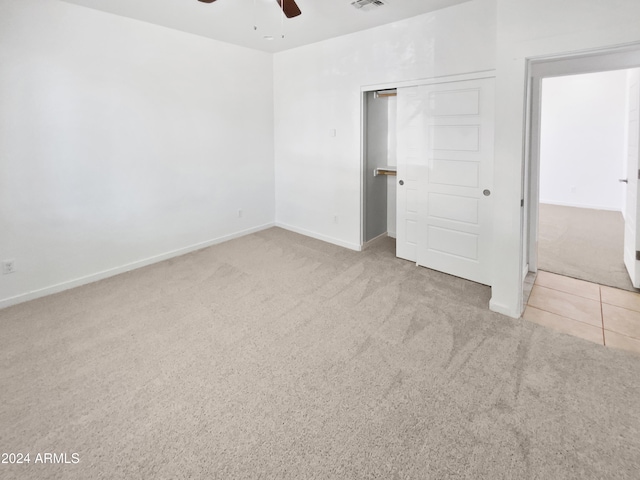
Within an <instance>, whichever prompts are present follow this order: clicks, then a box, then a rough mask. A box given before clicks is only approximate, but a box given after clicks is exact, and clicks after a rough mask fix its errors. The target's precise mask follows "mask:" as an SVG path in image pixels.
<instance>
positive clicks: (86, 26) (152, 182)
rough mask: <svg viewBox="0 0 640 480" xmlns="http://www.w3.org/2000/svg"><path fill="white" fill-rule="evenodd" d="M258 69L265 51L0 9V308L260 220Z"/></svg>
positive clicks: (60, 11) (65, 8)
mask: <svg viewBox="0 0 640 480" xmlns="http://www.w3.org/2000/svg"><path fill="white" fill-rule="evenodd" d="M272 74H273V64H272V55H270V54H267V53H262V52H257V51H252V50H248V49H244V48H240V47H236V46H232V45H228V44H224V43H220V42H216V41H213V40H208V39H204V38H201V37H197V36H193V35H188V34H185V33H180V32H177V31H172V30H169V29H166V28H163V27H157V26H152V25H149V24H146V23H142V22H138V21H135V20H129V19H125V18H120V17H117V16H113V15H110V14H106V13H102V12H98V11H94V10H91V9H86V8H83V7H79V6H76V5H71V4H68V3H65V2H59V1H56V0H20V1H15V0H0V105H1V107H0V232H1V233H0V259H13V260H14V261H15V268H16V272H15V273H13V274H10V275H0V306H6V305H8V304H11V303H16V302H17V301H21V300H26V299H28V298H32V297H35V296H38V295H42V294H44V293H50V292H52V291H55V290H59V289H63V288H66V287H70V286H73V285H75V284H77V283H82V282H84V281H87V280H92V279H96V278H99V277H101V276H107V275H109V274H113V273H116V272H118V271H122V270H126V269H129V268H132V267H133V266H139V265H141V264H144V263H145V262H148V261H151V260H154V259H156V260H157V259H158V258H162V257H163V256H165V255H171V254H175V253H177V252H184V251H185V250H188V249H189V248H193V246H195V245H198V244H202V243H203V242H204V243H206V242H212V241H215V240H216V239H220V238H224V237H226V236H230V235H235V234H238V233H240V232H243V231H247V230H251V229H255V228H260V227H261V226H264V225H268V224H272V222H273V220H274V201H275V194H274V170H273V168H274V167H273V90H272V87H273V83H272V78H273V76H272ZM238 209H242V210H243V217H242V218H238V212H237V211H238ZM172 252H173V253H172ZM149 259H151V260H149Z"/></svg>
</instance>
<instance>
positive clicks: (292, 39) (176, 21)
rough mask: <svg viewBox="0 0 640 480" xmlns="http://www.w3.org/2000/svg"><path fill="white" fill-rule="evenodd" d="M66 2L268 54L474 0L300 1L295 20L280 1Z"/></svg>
mask: <svg viewBox="0 0 640 480" xmlns="http://www.w3.org/2000/svg"><path fill="white" fill-rule="evenodd" d="M64 1H66V2H69V3H74V4H77V5H82V6H85V7H89V8H93V9H96V10H102V11H104V12H109V13H113V14H116V15H121V16H124V17H129V18H134V19H137V20H142V21H144V22H148V23H153V24H156V25H162V26H165V27H169V28H173V29H176V30H181V31H183V32H189V33H193V34H196V35H202V36H204V37H209V38H213V39H215V40H221V41H223V42H228V43H233V44H236V45H240V46H244V47H249V48H254V49H257V50H263V51H265V52H279V51H282V50H287V49H290V48H295V47H299V46H301V45H307V44H310V43H315V42H318V41H321V40H326V39H328V38H332V37H337V36H340V35H346V34H349V33H353V32H357V31H360V30H365V29H368V28H372V27H376V26H378V25H384V24H386V23H391V22H395V21H398V20H402V19H405V18H409V17H413V16H416V15H420V14H422V13H427V12H431V11H434V10H438V9H441V8H446V7H449V6H452V5H457V4H459V3H464V2H467V1H470V0H382V1H383V2H384V3H385V5H384V6H382V7H373V8H372V7H365V8H362V9H356V8H354V7H353V6H352V5H351V2H352V1H353V0H296V3H297V4H298V6H299V7H300V9H301V10H302V15H300V16H298V17H295V18H289V19H288V18H284V16H283V15H281V14H280V12H281V10H280V8H279V7H278V5H277V2H276V0H217V1H216V2H214V3H210V4H207V3H201V2H199V1H197V0H64ZM285 1H286V0H285ZM254 27H256V28H254ZM283 35H284V38H282V36H283ZM266 36H272V37H273V39H271V40H269V39H266V38H265V37H266Z"/></svg>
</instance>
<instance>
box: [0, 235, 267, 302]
mask: <svg viewBox="0 0 640 480" xmlns="http://www.w3.org/2000/svg"><path fill="white" fill-rule="evenodd" d="M274 226H275V224H274V223H265V224H264V225H260V226H257V227H253V228H248V229H246V230H241V231H239V232H235V233H231V234H229V235H224V236H222V237H218V238H214V239H211V240H207V241H205V242H200V243H196V244H194V245H189V246H188V247H184V248H179V249H177V250H172V251H170V252H166V253H162V254H160V255H154V256H153V257H149V258H145V259H143V260H138V261H136V262H132V263H128V264H126V265H122V266H120V267H115V268H110V269H108V270H103V271H101V272H97V273H93V274H91V275H86V276H84V277H80V278H76V279H73V280H69V281H67V282H62V283H58V284H56V285H51V286H49V287H45V288H41V289H38V290H33V291H30V292H28V293H23V294H21V295H16V296H15V297H9V298H5V299H2V300H0V309H2V308H6V307H10V306H12V305H17V304H19V303H24V302H28V301H29V300H35V299H36V298H40V297H45V296H47V295H52V294H54V293H59V292H63V291H65V290H69V289H71V288H75V287H79V286H82V285H86V284H88V283H93V282H97V281H98V280H103V279H105V278H109V277H113V276H115V275H119V274H120V273H125V272H129V271H131V270H135V269H137V268H142V267H146V266H147V265H151V264H153V263H158V262H162V261H163V260H168V259H169V258H173V257H179V256H180V255H185V254H187V253H191V252H194V251H196V250H201V249H203V248H207V247H210V246H212V245H216V244H218V243H223V242H226V241H229V240H233V239H234V238H239V237H244V236H245V235H249V234H250V233H255V232H259V231H261V230H266V229H267V228H271V227H274Z"/></svg>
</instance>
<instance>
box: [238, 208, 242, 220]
mask: <svg viewBox="0 0 640 480" xmlns="http://www.w3.org/2000/svg"><path fill="white" fill-rule="evenodd" d="M238 218H242V210H241V209H239V210H238Z"/></svg>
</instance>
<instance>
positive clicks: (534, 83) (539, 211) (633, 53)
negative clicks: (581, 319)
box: [522, 46, 640, 303]
mask: <svg viewBox="0 0 640 480" xmlns="http://www.w3.org/2000/svg"><path fill="white" fill-rule="evenodd" d="M637 67H640V48H639V47H638V46H633V47H626V48H621V49H616V50H611V51H606V52H597V53H591V54H581V55H575V56H570V57H563V58H548V59H538V60H532V61H530V62H529V100H530V102H529V115H528V120H529V127H528V131H529V138H528V148H527V151H528V155H527V157H526V159H525V182H524V207H525V209H524V212H525V220H524V222H523V229H524V230H525V231H524V235H523V238H524V239H525V241H524V245H523V257H522V258H523V289H524V291H525V295H524V301H525V303H526V299H527V295H526V293H527V291H528V290H529V288H527V286H529V287H530V285H531V281H530V279H529V280H527V279H526V278H525V275H526V274H527V273H530V274H533V275H535V274H536V273H537V271H538V270H539V269H544V268H547V269H548V268H549V266H548V265H549V263H548V261H549V260H551V261H552V263H553V258H551V259H549V258H544V256H545V254H546V255H547V257H549V256H551V255H549V250H550V248H549V245H544V243H545V242H549V241H550V239H551V240H553V239H552V238H551V237H554V236H555V237H556V238H562V237H564V238H565V239H568V240H570V237H571V236H572V235H573V236H575V238H576V239H577V240H576V241H578V242H582V246H585V245H588V241H589V238H588V237H589V236H591V237H593V238H595V236H597V234H598V233H602V232H605V233H611V232H612V231H613V230H616V232H617V233H616V235H617V239H618V240H615V241H618V242H619V241H620V223H622V224H623V225H624V223H626V224H629V220H631V221H632V222H633V223H634V224H635V216H636V210H637V209H634V211H633V215H631V216H630V217H632V218H625V220H626V222H622V221H621V219H620V217H622V211H625V210H627V211H628V207H627V205H628V204H629V198H625V197H628V195H625V192H624V190H625V189H626V190H627V192H626V193H628V191H629V190H630V189H629V188H627V187H625V185H622V187H621V186H620V184H618V182H617V180H618V179H622V180H624V179H625V166H626V165H627V163H628V162H629V155H627V154H626V153H625V154H624V155H622V156H623V159H622V161H623V162H624V163H623V164H622V165H618V166H617V168H616V165H613V167H612V166H611V165H610V164H609V167H610V168H609V170H607V169H606V167H605V170H604V171H606V172H608V176H609V177H611V176H614V177H619V178H614V179H613V180H611V179H610V178H609V179H608V180H607V181H608V182H609V183H611V182H612V181H613V182H614V183H615V184H616V186H615V187H614V186H611V185H609V187H610V189H612V190H613V191H615V188H616V187H617V188H618V189H619V190H618V191H617V193H618V196H617V198H618V199H619V197H622V198H623V200H622V202H623V203H624V205H625V206H624V207H618V206H617V205H615V206H614V207H612V211H613V212H614V215H613V216H614V217H615V210H616V209H617V208H620V210H621V212H620V215H619V216H618V220H617V221H613V222H610V220H608V219H606V218H605V217H607V215H606V214H603V213H604V212H607V210H606V209H603V208H591V209H587V208H584V207H588V206H590V207H594V206H595V207H598V206H599V207H602V206H603V205H598V202H602V199H600V200H593V199H594V198H596V197H598V195H594V193H603V192H593V191H591V192H589V189H590V188H591V189H592V188H595V187H593V186H591V187H590V186H588V185H586V184H584V185H582V188H583V189H584V191H582V192H580V191H579V187H578V185H577V184H576V183H577V181H576V180H575V179H576V178H578V177H579V176H580V175H581V174H583V173H584V172H585V171H586V170H588V169H587V168H586V166H585V164H581V163H580V161H581V160H582V158H578V159H577V160H576V162H577V164H576V165H564V167H565V168H566V170H567V171H569V172H571V174H570V175H569V178H567V177H566V176H565V177H563V178H557V177H558V169H561V167H562V165H557V164H556V165H555V166H554V167H553V168H550V169H549V168H547V170H546V171H545V165H544V164H543V156H544V154H545V152H544V151H543V149H545V148H546V147H545V141H544V139H543V134H544V129H543V117H544V114H545V112H544V109H545V106H544V105H543V100H544V94H543V91H544V90H545V89H546V91H547V92H548V91H553V89H554V87H556V86H557V85H554V83H556V84H561V83H562V77H566V78H565V80H566V79H567V78H568V77H570V76H573V77H574V80H575V78H577V77H575V76H577V75H586V74H596V73H601V74H602V73H603V72H611V75H613V76H615V73H614V72H618V77H620V76H622V75H626V74H625V73H622V72H621V71H622V70H626V69H634V68H637ZM585 78H587V79H588V77H586V76H585V77H583V78H582V79H583V80H584V79H585ZM594 78H595V77H591V78H590V80H593V79H594ZM625 78H626V77H625ZM569 83H570V81H569ZM545 84H546V85H545ZM625 85H626V82H625ZM543 87H544V88H543ZM574 93H575V92H574ZM625 95H626V96H627V97H628V93H626V92H625ZM547 108H548V107H547ZM547 113H549V112H548V111H547ZM574 113H575V112H574ZM578 117H579V116H578ZM624 121H625V122H628V118H626V119H625V120H624ZM627 126H628V123H627ZM559 139H560V141H561V142H562V143H563V144H567V143H569V142H568V141H567V137H566V132H565V137H562V136H561V137H559ZM550 140H551V142H549V141H550ZM549 143H551V144H553V138H551V139H549V138H547V142H546V144H547V145H546V146H548V144H549ZM622 148H623V149H625V150H624V151H625V152H629V149H628V146H624V145H623V146H622ZM634 155H636V156H637V153H636V154H634ZM618 156H619V155H618ZM637 161H638V160H637V158H636V159H635V162H636V165H637ZM591 163H593V165H591V166H592V167H593V169H592V170H593V171H592V172H591V174H590V175H589V176H590V179H591V181H592V182H593V181H595V180H602V179H594V176H603V173H602V171H600V173H594V172H597V171H598V168H602V164H599V163H598V162H596V161H592V162H591ZM609 163H611V162H609ZM613 163H615V162H613ZM611 167H612V168H611ZM554 168H555V171H554ZM636 170H637V166H636V167H634V168H632V169H631V171H633V172H635V171H636ZM554 174H555V175H556V178H554ZM559 176H560V177H562V175H559ZM630 176H631V177H632V178H631V180H632V181H630V184H632V186H633V187H634V188H636V187H637V182H638V180H637V178H635V177H634V176H633V175H630ZM545 178H547V180H546V183H543V182H545ZM549 178H551V180H549ZM554 182H555V183H556V188H555V190H556V191H555V193H553V195H552V194H551V193H549V189H548V188H547V187H549V183H551V184H553V183H554ZM552 187H553V185H552ZM609 187H608V188H609ZM545 188H547V189H546V190H545ZM551 190H554V188H551ZM621 190H622V192H621ZM579 193H582V194H585V195H584V196H583V197H582V200H581V202H582V204H578V203H575V202H574V205H570V204H571V203H572V202H571V201H570V199H571V198H573V199H574V201H575V200H577V199H578V197H579ZM589 193H591V195H589ZM549 195H551V196H554V195H555V198H556V200H555V202H553V201H550V200H549V198H545V196H546V197H549ZM563 196H564V197H563ZM614 196H616V195H614ZM561 197H563V198H564V200H562V199H560V200H558V198H561ZM585 198H590V199H591V200H584V199H585ZM567 199H569V201H568V200H567ZM545 200H546V201H545ZM589 201H590V202H592V204H591V205H589V203H588V202H589ZM553 203H556V204H557V203H565V204H569V205H556V206H557V207H566V208H583V209H584V210H585V211H586V210H592V211H598V210H599V211H600V214H601V215H600V216H597V215H596V216H592V218H591V219H590V220H589V219H588V218H587V219H586V220H584V222H585V225H586V227H585V228H586V233H585V232H583V233H579V232H578V228H576V227H575V226H574V225H572V222H574V221H577V220H578V216H579V215H578V213H588V212H584V211H582V210H579V211H578V210H574V211H571V210H565V211H564V212H560V213H559V214H558V216H559V220H558V221H554V220H553V219H552V217H553V214H554V212H553V210H556V212H555V213H557V211H560V210H562V209H559V208H555V207H548V205H551V204H553ZM614 203H615V202H614ZM632 203H633V202H632ZM587 217H588V216H587ZM627 217H629V215H627ZM545 222H551V223H552V224H555V225H556V226H558V225H559V227H557V231H555V232H554V231H551V233H549V230H548V229H547V230H546V231H545V230H544V229H545V228H547V224H546V223H545ZM607 222H610V223H611V225H613V226H611V225H610V226H607ZM616 223H617V224H618V225H617V226H615V225H614V224H616ZM623 228H624V227H623ZM627 229H628V227H627ZM634 230H635V227H634ZM589 232H591V233H589ZM594 232H595V235H594ZM624 235H625V234H623V236H624ZM627 242H628V239H627V240H625V243H627ZM551 243H553V242H551ZM596 243H597V242H596ZM551 248H553V245H551ZM572 248H573V249H572ZM617 248H619V246H618V247H617ZM565 250H566V252H571V253H574V251H575V250H579V249H578V248H576V245H574V246H573V247H570V246H569V247H567V248H566V249H565ZM597 250H598V249H597V248H596V249H595V253H594V251H591V252H590V253H588V249H585V251H584V252H583V255H582V259H583V260H577V261H576V260H572V263H574V264H572V265H571V268H573V270H570V269H567V270H566V271H562V272H559V273H562V274H564V275H568V276H574V277H577V278H584V276H582V277H581V274H582V273H584V271H582V272H581V271H580V265H575V263H576V262H577V263H580V262H584V260H585V259H586V262H587V265H582V268H583V270H588V269H585V267H591V266H593V265H589V263H591V264H595V263H597V262H596V261H595V260H596V257H597V256H602V255H601V253H600V252H598V251H597ZM634 250H636V248H634ZM545 252H546V253H545ZM566 256H567V255H566V254H565V255H564V257H566ZM556 257H557V258H560V257H563V255H562V254H561V253H558V254H557V255H556ZM598 260H600V258H598ZM635 261H636V260H635V259H634V262H635ZM618 262H619V260H618ZM625 263H627V262H626V261H625ZM605 265H606V262H605ZM558 268H562V267H558ZM564 268H567V265H565V266H564ZM618 268H619V270H620V272H619V274H623V273H624V272H623V271H622V269H621V267H620V265H619V263H618ZM627 269H628V267H627ZM601 273H602V272H601ZM529 277H531V275H529ZM586 279H587V280H595V281H596V282H598V281H600V282H601V283H605V284H606V283H608V282H609V281H608V280H607V279H606V278H605V279H602V278H598V279H596V278H586ZM631 283H632V282H631V281H629V283H627V287H629V288H630V286H631V285H630V284H631ZM614 286H622V285H614Z"/></svg>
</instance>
